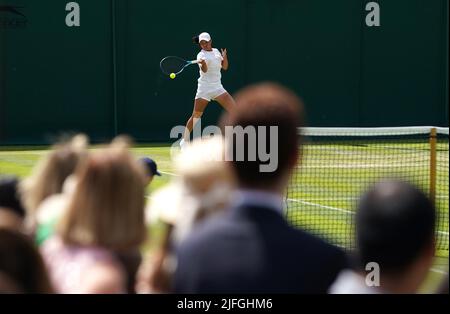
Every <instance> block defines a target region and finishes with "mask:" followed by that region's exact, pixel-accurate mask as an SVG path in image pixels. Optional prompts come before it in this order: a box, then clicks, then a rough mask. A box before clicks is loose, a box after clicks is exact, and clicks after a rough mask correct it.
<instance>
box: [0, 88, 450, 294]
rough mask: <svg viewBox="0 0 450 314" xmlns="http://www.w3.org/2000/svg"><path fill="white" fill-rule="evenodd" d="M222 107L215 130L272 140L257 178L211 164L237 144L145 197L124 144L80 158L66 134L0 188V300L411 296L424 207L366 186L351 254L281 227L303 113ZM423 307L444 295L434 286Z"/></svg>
mask: <svg viewBox="0 0 450 314" xmlns="http://www.w3.org/2000/svg"><path fill="white" fill-rule="evenodd" d="M235 99H236V103H237V106H236V107H235V108H233V110H231V111H230V112H228V113H226V114H224V116H223V117H222V119H221V121H220V126H221V127H222V128H224V127H225V126H242V127H243V128H245V127H247V126H266V127H269V126H277V127H278V134H277V140H278V167H277V169H276V170H275V171H273V172H262V171H260V168H259V166H260V165H261V164H263V163H264V161H262V160H259V157H258V156H257V158H256V160H253V159H250V160H245V159H244V160H238V158H233V160H228V159H227V158H225V156H226V151H227V149H231V151H234V152H236V151H237V150H238V148H246V147H247V146H249V145H251V143H248V141H243V142H236V141H233V140H230V139H229V138H224V137H222V136H219V135H216V136H211V137H210V138H202V139H195V140H193V141H191V143H190V144H189V145H187V146H186V148H185V149H183V151H181V152H179V153H178V154H177V155H176V156H175V157H174V158H173V160H172V162H173V169H174V172H175V176H173V177H172V178H171V180H170V182H169V183H168V184H167V185H165V186H164V187H163V188H161V189H159V190H156V191H154V192H153V193H152V194H151V195H150V197H148V195H146V191H147V190H148V189H147V186H149V185H151V184H152V181H153V178H154V176H160V175H161V174H160V172H159V171H158V169H157V165H156V162H155V161H154V160H152V159H150V158H148V157H144V158H140V159H139V158H137V157H136V156H134V155H133V154H132V153H131V151H130V149H131V148H132V146H133V142H132V140H131V139H130V138H128V137H124V136H121V137H117V138H115V139H114V140H113V141H112V142H111V143H109V144H107V145H104V146H102V147H101V148H99V149H96V150H88V148H89V139H88V138H87V137H86V136H85V135H82V134H79V135H76V136H74V137H72V138H70V139H69V140H66V141H64V142H61V143H58V144H56V145H55V146H54V147H53V148H52V149H51V150H50V152H49V153H48V154H47V155H46V156H44V157H43V158H42V159H41V160H40V162H39V163H38V164H37V165H36V166H35V167H34V169H33V171H32V173H31V174H30V175H29V176H28V177H26V178H23V179H19V178H16V177H11V176H1V177H0V293H337V294H340V293H351V294H359V293H417V292H418V291H419V289H420V287H421V285H422V284H423V282H424V280H425V279H426V277H427V274H428V272H429V270H430V268H431V267H432V263H433V258H434V252H435V246H434V245H435V242H434V237H435V221H436V212H435V208H434V205H433V204H432V203H431V202H430V200H429V199H428V198H427V196H426V195H424V193H422V192H421V191H420V190H419V189H417V188H416V187H414V186H413V185H411V184H408V183H406V182H401V181H396V180H383V181H380V182H374V184H373V186H372V187H370V189H368V190H367V191H366V193H364V195H361V198H360V200H358V202H357V212H356V240H357V241H356V243H357V248H356V250H354V251H352V252H346V251H344V250H342V249H341V248H338V247H336V246H333V245H331V244H329V243H327V242H325V241H324V240H322V239H320V238H318V237H315V236H313V235H311V234H308V233H306V232H304V231H302V230H301V229H299V228H294V227H292V226H290V225H289V223H288V222H287V221H286V220H285V215H284V210H285V204H284V200H285V198H284V194H285V191H286V189H287V186H288V184H289V180H290V176H291V174H292V172H293V171H294V169H295V168H296V167H297V165H298V164H299V163H301V160H302V151H301V149H300V150H299V147H301V144H302V141H301V138H299V136H298V134H297V128H298V127H302V126H303V119H304V108H303V104H302V102H301V100H300V99H299V98H298V97H297V96H296V95H295V94H294V93H293V92H291V91H290V90H289V89H287V88H285V87H282V86H279V85H276V84H272V83H261V84H258V85H253V86H249V87H247V88H245V89H243V90H242V91H240V92H239V93H238V94H237V95H236V97H235ZM155 226H157V227H155ZM152 228H157V230H158V239H157V240H156V239H152V238H151V235H154V234H155V232H152ZM149 242H151V243H152V245H150V246H149V245H148V243H149ZM373 263H376V265H375V266H373V265H374V264H373ZM368 265H369V266H370V265H372V266H373V267H371V268H370V270H369V269H368ZM377 265H378V266H379V272H376V266H377ZM436 293H448V275H447V279H446V281H445V282H443V283H442V286H441V287H440V288H438V289H437V290H436Z"/></svg>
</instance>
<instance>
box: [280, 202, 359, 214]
mask: <svg viewBox="0 0 450 314" xmlns="http://www.w3.org/2000/svg"><path fill="white" fill-rule="evenodd" d="M287 200H288V201H292V202H297V203H302V204H305V205H311V206H317V207H322V208H326V209H331V210H337V211H340V212H343V213H346V214H352V215H354V214H355V213H354V212H352V211H350V210H346V209H342V208H337V207H331V206H325V205H320V204H316V203H311V202H306V201H302V200H298V199H295V198H288V199H287Z"/></svg>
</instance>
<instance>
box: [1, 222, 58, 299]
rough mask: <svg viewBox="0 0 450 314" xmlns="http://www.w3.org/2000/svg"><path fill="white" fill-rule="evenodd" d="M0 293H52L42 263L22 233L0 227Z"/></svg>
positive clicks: (35, 250)
mask: <svg viewBox="0 0 450 314" xmlns="http://www.w3.org/2000/svg"><path fill="white" fill-rule="evenodd" d="M0 293H53V289H52V287H51V285H50V280H49V278H48V276H47V270H46V269H45V266H44V262H43V260H42V257H41V256H40V254H39V252H38V250H37V249H36V248H35V247H34V245H33V243H32V241H31V240H30V239H29V238H27V237H26V236H25V235H23V234H21V233H19V232H16V231H13V230H7V229H1V228H0Z"/></svg>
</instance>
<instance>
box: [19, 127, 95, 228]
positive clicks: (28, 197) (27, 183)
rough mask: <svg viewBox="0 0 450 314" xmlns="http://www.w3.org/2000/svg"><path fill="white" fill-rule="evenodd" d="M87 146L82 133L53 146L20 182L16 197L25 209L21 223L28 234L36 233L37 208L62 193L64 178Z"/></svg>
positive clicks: (82, 157) (73, 167)
mask: <svg viewBox="0 0 450 314" xmlns="http://www.w3.org/2000/svg"><path fill="white" fill-rule="evenodd" d="M87 145H88V138H87V137H86V136H85V135H83V134H78V135H76V136H74V137H72V138H71V139H70V140H68V141H65V142H61V143H59V144H56V145H55V146H53V147H52V150H51V151H50V152H49V153H48V155H47V156H45V157H44V158H42V159H41V160H40V162H39V163H38V164H37V166H36V167H35V168H34V169H33V172H32V174H31V175H30V176H29V177H27V178H26V179H24V180H23V181H22V182H21V184H20V187H19V190H20V196H21V199H22V202H23V204H24V206H25V208H26V210H27V218H26V222H25V223H26V227H27V229H28V230H29V232H30V233H35V231H36V228H37V216H38V212H39V206H40V205H41V204H42V202H43V201H44V200H45V199H46V198H48V197H50V196H52V195H55V194H61V193H62V192H63V186H64V182H65V181H66V179H67V178H68V177H69V176H70V175H71V174H73V173H74V171H75V169H76V168H77V166H78V165H79V164H80V163H81V162H82V161H83V160H85V158H86V156H87Z"/></svg>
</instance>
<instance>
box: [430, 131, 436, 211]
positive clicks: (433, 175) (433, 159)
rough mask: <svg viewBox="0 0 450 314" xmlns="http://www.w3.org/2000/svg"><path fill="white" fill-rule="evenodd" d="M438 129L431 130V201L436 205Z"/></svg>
mask: <svg viewBox="0 0 450 314" xmlns="http://www.w3.org/2000/svg"><path fill="white" fill-rule="evenodd" d="M436 141H437V131H436V128H431V130H430V195H429V197H430V200H431V202H432V203H433V204H435V203H436Z"/></svg>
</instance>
